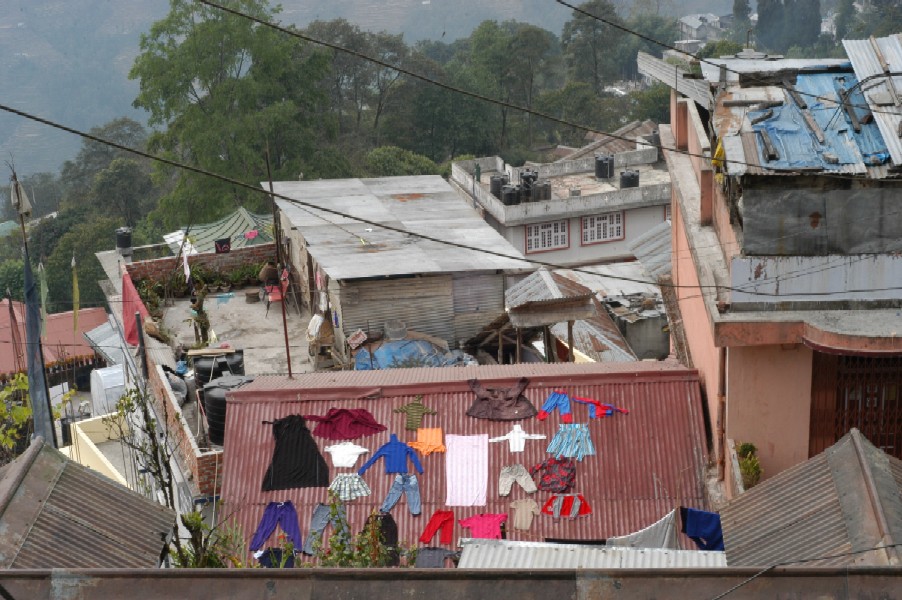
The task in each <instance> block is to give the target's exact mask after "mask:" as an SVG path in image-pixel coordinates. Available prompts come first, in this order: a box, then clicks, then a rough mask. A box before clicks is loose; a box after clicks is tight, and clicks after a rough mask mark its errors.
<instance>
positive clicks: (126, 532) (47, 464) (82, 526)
mask: <svg viewBox="0 0 902 600" xmlns="http://www.w3.org/2000/svg"><path fill="white" fill-rule="evenodd" d="M174 523H175V512H174V511H172V510H170V509H168V508H166V507H164V506H161V505H159V504H157V503H156V502H152V501H151V500H148V499H147V498H144V497H143V496H141V495H139V494H136V493H135V492H132V491H131V490H129V489H127V488H125V487H123V486H121V485H119V484H118V483H115V482H113V481H111V480H109V479H107V478H106V477H104V476H102V475H100V474H98V473H96V472H94V471H92V470H91V469H88V468H87V467H83V466H81V465H80V464H78V463H76V462H74V461H71V460H69V459H68V458H66V457H65V456H64V455H63V454H62V453H61V452H59V451H58V450H55V449H54V448H52V447H50V446H49V445H46V444H44V442H43V440H41V439H40V438H37V439H36V440H34V441H33V442H32V444H31V446H29V448H28V450H26V451H25V453H24V454H22V455H21V456H20V457H18V458H17V459H16V460H14V461H13V462H11V463H10V464H8V465H6V466H5V467H3V468H2V469H0V568H3V569H94V568H107V569H109V568H116V569H118V568H148V569H152V568H155V567H157V566H159V564H160V558H161V553H162V551H163V547H164V542H165V541H166V540H167V538H168V536H169V535H170V534H171V533H172V526H173V524H174Z"/></svg>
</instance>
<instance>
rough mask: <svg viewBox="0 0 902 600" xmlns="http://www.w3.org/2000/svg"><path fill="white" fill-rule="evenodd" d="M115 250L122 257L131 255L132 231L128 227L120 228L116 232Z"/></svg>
mask: <svg viewBox="0 0 902 600" xmlns="http://www.w3.org/2000/svg"><path fill="white" fill-rule="evenodd" d="M116 250H118V251H119V254H121V255H122V256H131V255H132V230H131V229H130V228H128V227H120V228H119V229H117V230H116Z"/></svg>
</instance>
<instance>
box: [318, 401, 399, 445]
mask: <svg viewBox="0 0 902 600" xmlns="http://www.w3.org/2000/svg"><path fill="white" fill-rule="evenodd" d="M306 418H307V420H308V421H315V422H317V426H316V428H315V429H314V430H313V435H315V436H317V437H321V438H326V439H327V440H355V439H357V438H359V437H363V436H366V435H376V434H377V433H381V432H383V431H385V430H386V429H387V428H386V427H385V425H382V424H380V423H377V422H376V419H375V418H374V417H373V415H372V414H371V413H370V411H368V410H367V409H365V408H330V409H329V411H328V412H327V413H326V414H325V415H323V416H318V415H306Z"/></svg>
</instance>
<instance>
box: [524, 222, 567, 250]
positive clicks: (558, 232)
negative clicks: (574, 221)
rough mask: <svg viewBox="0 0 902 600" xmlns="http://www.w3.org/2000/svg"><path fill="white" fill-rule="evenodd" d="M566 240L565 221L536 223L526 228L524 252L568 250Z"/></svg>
mask: <svg viewBox="0 0 902 600" xmlns="http://www.w3.org/2000/svg"><path fill="white" fill-rule="evenodd" d="M569 247H570V242H569V240H568V238H567V221H553V222H551V223H536V224H535V225H527V226H526V251H527V252H542V251H544V250H558V249H560V248H569Z"/></svg>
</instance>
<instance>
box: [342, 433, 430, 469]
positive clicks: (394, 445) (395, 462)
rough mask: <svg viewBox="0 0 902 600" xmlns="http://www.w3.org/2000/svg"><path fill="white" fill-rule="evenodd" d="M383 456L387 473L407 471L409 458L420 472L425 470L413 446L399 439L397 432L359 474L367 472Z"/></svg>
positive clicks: (365, 464)
mask: <svg viewBox="0 0 902 600" xmlns="http://www.w3.org/2000/svg"><path fill="white" fill-rule="evenodd" d="M382 457H385V473H386V474H387V475H390V474H392V473H407V459H408V458H409V459H410V462H412V463H413V467H414V468H415V469H416V470H417V472H418V473H422V472H423V467H422V465H420V459H418V458H417V455H416V453H415V452H414V451H413V448H411V447H410V446H408V445H407V444H405V443H404V442H402V441H401V440H399V439H398V436H396V435H395V434H391V439H389V440H388V442H387V443H386V444H384V445H383V446H382V447H381V448H379V449H378V450H376V453H375V454H373V455H372V456H371V457H370V459H369V460H368V461H366V462H365V463H364V464H363V466H362V467H360V469H359V470H358V471H357V474H358V475H363V474H364V473H366V470H367V469H369V468H370V467H371V466H372V465H373V463H375V462H376V461H377V460H379V459H380V458H382Z"/></svg>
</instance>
